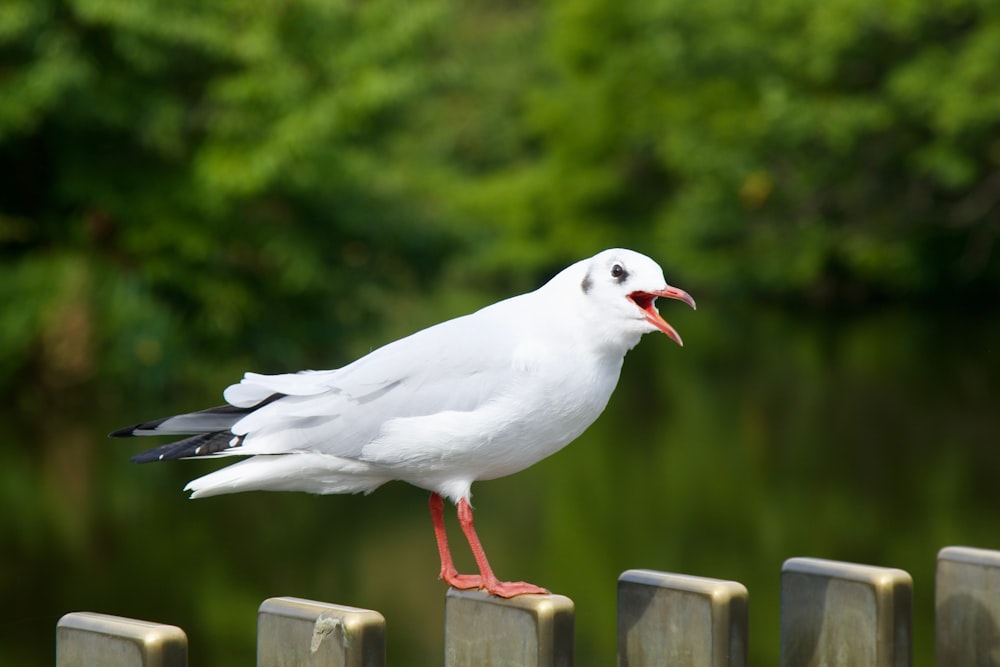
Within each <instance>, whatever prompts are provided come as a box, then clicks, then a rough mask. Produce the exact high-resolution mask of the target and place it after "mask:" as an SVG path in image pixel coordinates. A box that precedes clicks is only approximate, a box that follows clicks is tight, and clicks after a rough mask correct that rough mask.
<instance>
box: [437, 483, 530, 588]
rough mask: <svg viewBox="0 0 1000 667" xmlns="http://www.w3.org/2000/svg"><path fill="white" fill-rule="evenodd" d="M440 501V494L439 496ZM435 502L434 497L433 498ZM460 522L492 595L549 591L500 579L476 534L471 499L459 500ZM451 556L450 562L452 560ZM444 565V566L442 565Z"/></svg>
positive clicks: (439, 540)
mask: <svg viewBox="0 0 1000 667" xmlns="http://www.w3.org/2000/svg"><path fill="white" fill-rule="evenodd" d="M438 500H439V501H440V496H439V497H438ZM432 502H433V498H432ZM458 523H459V525H460V526H462V532H463V533H465V539H467V540H468V541H469V548H470V549H472V555H473V556H474V557H475V559H476V565H477V566H478V567H479V574H480V575H482V583H481V584H480V586H479V587H480V588H483V589H485V590H486V592H488V593H490V594H491V595H498V596H500V597H502V598H512V597H514V596H515V595H524V594H525V593H541V594H546V593H548V591H547V590H545V589H544V588H542V587H540V586H535V585H534V584H529V583H526V582H523V581H500V580H499V579H497V578H496V575H494V574H493V568H491V567H490V562H489V561H488V560H486V552H485V551H484V550H483V545H482V544H481V543H480V541H479V536H478V535H476V529H475V527H474V526H473V525H472V507H471V506H470V505H469V501H468V500H466V499H465V498H462V499H461V500H459V501H458ZM443 529H444V524H443V522H442V533H443ZM440 544H441V539H440V538H438V545H440ZM447 549H448V547H447V544H445V549H444V551H442V552H441V553H442V563H443V560H444V556H443V554H444V553H445V552H446V551H447ZM450 560H451V559H450V556H449V562H450ZM442 567H443V566H442Z"/></svg>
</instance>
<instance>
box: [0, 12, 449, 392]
mask: <svg viewBox="0 0 1000 667" xmlns="http://www.w3.org/2000/svg"><path fill="white" fill-rule="evenodd" d="M444 18H445V9H444V7H442V6H441V5H440V4H437V3H421V4H419V6H416V5H415V6H408V7H398V6H397V5H396V4H395V3H390V2H373V3H372V2H369V3H351V2H344V3H329V2H310V1H308V0H304V1H301V2H284V1H283V2H264V3H253V4H252V5H247V4H246V3H242V2H223V3H212V4H210V5H203V4H201V3H193V4H192V3H183V4H180V5H178V4H177V3H170V2H160V1H158V0H140V1H138V2H135V1H133V0H121V1H116V0H104V1H90V0H81V1H79V2H68V3H66V2H34V1H33V0H32V1H27V0H25V1H21V0H14V1H12V2H9V3H5V4H4V6H3V8H2V9H0V58H2V61H3V63H4V66H3V72H2V74H0V159H2V160H3V162H4V164H6V165H7V168H6V169H5V172H6V173H7V177H6V178H4V179H3V180H2V181H0V244H2V245H0V253H2V256H3V258H4V262H3V265H2V268H0V272H2V274H3V275H2V277H0V285H2V287H0V289H2V290H3V292H4V294H3V302H4V303H5V308H4V316H3V317H2V318H0V373H3V375H2V376H0V382H2V381H3V380H4V379H9V378H10V377H11V373H14V372H16V371H18V369H20V370H22V371H23V370H25V369H26V368H29V367H34V366H41V367H42V371H41V372H42V375H43V376H45V375H46V373H45V371H44V369H45V368H47V367H50V366H53V365H55V366H58V367H57V368H53V369H52V370H53V373H51V374H50V375H52V376H53V377H61V378H63V380H62V381H69V380H70V379H72V378H75V379H76V380H84V379H86V378H87V377H89V376H90V375H91V374H92V373H93V372H96V371H101V372H102V373H103V376H104V378H105V379H108V378H115V377H119V378H120V377H121V376H122V375H123V374H126V373H129V372H130V369H132V370H134V369H136V368H147V369H151V368H155V367H162V366H163V365H164V364H166V363H167V361H168V360H169V363H170V365H171V368H170V373H171V375H173V376H175V377H182V376H183V375H184V369H185V368H189V369H202V370H201V371H197V372H199V373H200V372H204V369H205V367H206V366H208V367H211V366H212V365H213V361H214V362H216V363H218V362H219V360H220V354H221V355H222V357H223V358H225V357H227V356H228V357H231V356H232V355H234V354H235V355H237V356H244V355H252V357H253V358H254V361H255V365H256V366H257V367H261V368H294V367H296V366H299V365H303V364H305V363H307V360H309V359H311V358H315V356H317V353H318V352H319V351H323V352H326V353H327V354H329V350H330V349H331V348H333V347H335V346H336V344H337V343H338V342H340V343H342V342H343V341H344V340H345V332H350V331H351V330H352V328H354V329H357V328H360V327H364V326H365V325H366V324H368V323H370V322H371V321H373V320H374V319H376V318H377V317H378V316H381V314H383V313H384V312H385V311H386V310H387V309H386V308H385V304H386V303H388V302H389V300H390V298H391V299H397V298H400V296H398V294H399V293H400V292H402V293H403V294H404V295H405V294H406V293H407V292H409V291H412V290H413V289H414V287H419V286H421V285H426V284H427V283H428V281H430V280H431V278H432V277H433V276H434V274H435V270H436V267H437V266H438V265H439V264H440V262H441V261H442V259H443V258H445V257H446V256H447V251H448V250H449V249H450V248H452V247H453V246H454V245H455V244H456V243H458V242H459V236H460V234H459V233H458V232H457V230H456V229H449V228H447V227H446V226H445V225H444V224H443V223H442V224H439V223H438V221H437V218H435V217H434V216H431V215H429V214H428V211H429V205H427V204H426V203H423V202H421V201H420V200H419V199H418V198H416V197H414V196H412V193H411V192H410V191H409V190H408V189H407V184H406V181H405V171H404V169H405V168H412V166H413V165H412V164H406V165H397V164H396V163H395V162H394V161H393V160H392V155H391V153H392V145H393V141H394V137H395V135H396V133H398V132H402V131H404V128H407V125H406V122H405V121H406V116H407V109H408V108H409V107H410V106H412V105H413V104H414V103H415V100H418V99H419V98H420V97H421V95H425V94H426V91H427V90H428V89H429V88H430V87H432V86H433V85H434V78H435V74H434V71H433V68H431V67H429V66H428V63H427V59H428V57H429V56H430V55H433V53H434V39H435V35H436V34H437V33H438V32H440V25H441V23H442V21H443V20H444ZM409 130H412V128H409ZM409 130H407V131H409ZM394 294H395V295H397V296H392V295H394ZM64 340H71V341H72V343H70V344H69V346H70V347H75V348H76V349H75V352H74V354H76V355H78V356H83V357H87V360H86V361H82V360H77V359H74V360H72V363H73V364H75V365H73V372H74V373H75V375H73V373H69V371H70V369H69V368H68V366H67V364H69V363H70V362H69V361H67V359H65V358H64V356H65V355H64V356H60V355H59V354H57V353H56V352H55V351H56V350H57V349H62V348H59V347H58V345H55V344H49V342H52V341H64ZM289 341H294V343H293V344H289ZM251 350H252V352H251ZM177 364H180V366H179V367H178V366H177ZM153 380H154V384H155V383H156V382H158V381H160V380H162V378H156V377H155V375H154V377H153ZM129 384H130V385H132V384H136V385H138V384H141V382H140V380H137V379H135V378H133V379H132V380H130V382H129Z"/></svg>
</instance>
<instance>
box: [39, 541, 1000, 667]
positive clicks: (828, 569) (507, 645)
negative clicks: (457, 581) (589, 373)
mask: <svg viewBox="0 0 1000 667" xmlns="http://www.w3.org/2000/svg"><path fill="white" fill-rule="evenodd" d="M912 599H913V582H912V580H911V578H910V575H909V574H907V573H906V572H904V571H903V570H898V569H894V568H885V567H875V566H870V565H857V564H853V563H842V562H837V561H829V560H820V559H815V558H791V559H789V560H787V561H785V563H784V565H783V566H782V572H781V646H782V648H781V664H782V665H783V667H803V666H817V667H818V666H820V665H823V666H831V667H832V666H843V667H869V666H870V667H901V666H906V665H910V664H912V645H911V634H912V615H913V612H912ZM747 608H748V594H747V589H746V588H745V587H744V586H743V585H742V584H740V583H737V582H734V581H722V580H717V579H706V578H704V577H693V576H688V575H681V574H669V573H664V572H654V571H652V570H628V571H627V572H625V573H623V574H622V575H621V577H620V578H619V579H618V665H619V667H646V666H649V665H685V666H698V667H701V666H706V667H744V666H745V665H746V663H747ZM998 623H1000V551H986V550H982V549H971V548H967V547H946V548H944V549H942V550H941V551H940V552H938V557H937V576H936V586H935V647H936V648H935V651H936V656H935V658H936V664H937V665H939V666H941V667H945V666H952V665H995V664H998V663H1000V643H998V641H997V638H998V636H1000V625H998ZM444 641H445V664H446V665H447V666H448V667H490V666H491V665H523V666H525V667H542V666H550V665H551V666H568V665H571V664H572V663H573V602H572V600H570V599H569V598H566V597H563V596H561V595H527V596H521V597H517V598H514V599H511V600H502V599H499V598H494V597H491V596H489V595H486V594H484V593H480V592H470V591H456V590H449V591H448V595H447V599H446V604H445V637H444ZM56 664H57V667H83V666H88V667H89V666H91V665H101V666H104V667H182V666H184V665H187V637H186V635H185V634H184V632H183V630H181V629H180V628H177V627H175V626H172V625H160V624H157V623H149V622H146V621H137V620H133V619H127V618H120V617H116V616H107V615H104V614H95V613H91V612H75V613H71V614H67V615H65V616H63V617H62V619H60V620H59V623H58V626H57V629H56ZM257 665H258V667H284V666H286V665H303V666H306V665H308V666H310V667H385V619H384V618H383V617H382V615H381V614H379V613H378V612H375V611H370V610H367V609H357V608H354V607H345V606H342V605H335V604H327V603H323V602H313V601H311V600H302V599H299V598H289V597H284V598H271V599H269V600H265V601H264V603H263V604H262V605H261V606H260V609H259V611H258V616H257Z"/></svg>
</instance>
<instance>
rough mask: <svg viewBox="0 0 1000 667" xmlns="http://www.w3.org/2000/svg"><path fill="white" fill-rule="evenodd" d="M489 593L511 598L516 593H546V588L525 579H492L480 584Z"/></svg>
mask: <svg viewBox="0 0 1000 667" xmlns="http://www.w3.org/2000/svg"><path fill="white" fill-rule="evenodd" d="M481 588H483V589H484V590H485V591H486V592H487V593H489V594H490V595H496V596H497V597H501V598H512V597H514V596H517V595H548V594H549V592H548V590H546V589H544V588H542V587H541V586H535V585H534V584H529V583H528V582H526V581H493V582H492V583H487V584H486V585H485V586H482V587H481Z"/></svg>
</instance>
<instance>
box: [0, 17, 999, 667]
mask: <svg viewBox="0 0 1000 667" xmlns="http://www.w3.org/2000/svg"><path fill="white" fill-rule="evenodd" d="M998 65H1000V3H997V2H995V1H994V0H947V1H945V2H942V1H940V0H892V1H890V2H881V3H873V2H867V1H859V0H826V1H825V2H822V3H818V2H813V1H812V0H769V1H768V2H766V3H748V2H745V1H743V0H700V1H699V2H686V1H681V0H641V1H640V0H615V1H614V2H609V1H606V0H562V1H560V2H549V3H534V2H518V1H511V2H457V1H446V0H431V1H421V2H410V3H400V2H391V1H389V0H367V1H365V2H344V1H337V0H280V1H277V0H258V1H256V2H244V1H242V0H239V1H237V0H220V1H218V2H212V3H205V2H191V1H180V2H178V1H176V0H172V1H170V2H167V1H165V0H66V1H56V0H5V1H4V2H3V3H2V4H0V167H2V177H0V427H2V430H0V432H2V437H3V442H2V445H0V507H2V509H0V600H2V608H0V663H3V664H9V665H39V666H41V665H49V664H52V661H53V656H54V641H53V638H54V627H55V623H56V621H57V620H58V618H59V617H60V616H61V615H62V614H64V613H66V612H69V611H76V610H91V611H101V612H105V613H112V614H121V615H126V616H136V617H141V618H146V619H149V620H155V621H160V622H166V623H174V624H177V625H181V626H182V627H184V628H185V629H186V630H187V632H188V634H189V637H190V642H191V663H192V664H193V665H222V666H226V665H248V664H253V659H254V630H255V614H256V609H257V606H258V605H259V603H260V602H261V601H262V600H263V599H264V598H266V597H270V596H275V595H296V596H300V597H306V598H313V599H318V600H326V601H331V602H339V603H343V604H350V605H355V606H361V607H369V608H374V609H378V610H380V611H382V612H383V613H384V614H385V615H386V617H387V619H388V623H389V626H388V628H389V635H388V638H389V660H390V662H391V664H395V665H403V664H407V665H409V664H428V665H432V664H441V662H442V643H441V638H442V617H443V608H444V586H443V585H442V584H441V583H440V582H439V581H437V580H436V574H437V560H436V559H437V556H436V552H435V548H434V543H433V538H432V533H431V528H430V521H429V519H428V518H427V512H426V494H425V493H424V492H422V491H420V490H418V489H414V488H410V487H406V486H404V485H401V484H392V485H388V486H386V487H384V488H383V489H380V490H379V491H378V492H377V493H375V494H374V495H372V496H369V497H338V496H331V497H312V496H306V495H296V494H266V493H250V494H242V495H237V496H229V497H220V498H211V499H207V500H203V501H197V502H190V501H188V500H187V499H186V498H185V494H183V493H181V487H182V486H183V484H184V483H185V482H186V481H187V480H188V479H191V478H194V477H196V476H199V475H201V474H203V473H205V472H207V471H208V470H210V469H211V468H212V467H213V465H214V464H213V463H211V462H177V463H174V464H171V465H148V466H136V465H134V464H130V463H129V462H128V457H129V456H130V455H131V454H134V453H136V452H137V451H139V450H140V449H142V448H143V447H144V446H151V445H153V444H155V441H152V440H144V441H138V442H137V441H109V440H106V439H105V434H106V433H107V432H108V431H110V430H112V429H114V428H117V427H120V426H122V425H125V424H129V423H133V422H135V421H138V420H142V419H149V418H154V417H159V416H163V415H166V414H171V413H175V412H179V411H185V410H191V409H198V408H201V407H205V406H208V405H214V404H217V403H218V402H219V401H220V398H221V390H222V388H223V387H225V386H226V385H227V384H229V383H231V382H234V381H236V380H238V379H239V377H240V375H241V374H242V372H243V371H245V370H256V371H260V372H284V371H292V370H297V369H300V368H331V367H336V366H339V365H341V364H343V363H346V362H348V361H350V360H351V359H353V358H355V357H356V356H358V355H360V354H363V353H364V352H366V351H368V350H369V349H371V348H373V347H375V346H377V345H380V344H382V343H384V342H387V341H389V340H392V339H394V338H397V337H399V336H402V335H404V334H406V333H409V332H412V331H414V330H416V329H418V328H421V327H423V326H426V325H429V324H431V323H434V322H436V321H439V320H441V319H444V318H447V317H452V316H456V315H460V314H464V313H466V312H469V311H471V310H474V309H476V308H478V307H480V306H482V305H485V304H487V303H490V302H492V301H495V300H498V299H500V298H502V297H506V296H509V295H512V294H515V293H518V292H521V291H526V290H529V289H533V288H534V287H535V286H537V285H538V284H540V283H541V282H542V281H544V280H545V279H547V278H548V277H549V276H551V275H552V274H553V273H554V272H555V271H556V270H558V269H559V268H561V267H562V266H564V265H566V264H569V263H570V262H572V261H575V260H577V259H580V258H582V257H586V256H589V255H591V254H593V253H594V252H596V251H598V250H600V249H602V248H605V247H610V246H626V247H632V248H634V249H636V250H639V251H641V252H644V253H646V254H648V255H650V256H652V257H654V258H655V259H657V260H658V261H659V262H660V263H661V264H662V265H663V266H664V268H665V272H666V275H667V278H668V280H669V281H670V282H671V283H673V284H675V285H678V286H680V287H683V288H685V289H687V290H688V291H690V292H691V293H692V294H693V295H694V296H695V298H697V300H698V303H699V310H698V311H697V312H691V311H688V310H687V309H686V308H684V307H683V306H682V305H680V304H677V303H674V302H669V303H661V305H660V308H661V311H662V312H663V313H664V314H665V316H666V317H667V319H668V320H670V321H671V322H672V323H673V324H674V325H675V326H676V327H677V328H678V329H679V330H680V332H681V333H682V335H683V336H684V339H685V342H686V347H684V348H683V349H682V348H678V347H676V346H674V345H673V344H671V343H669V341H667V340H666V339H665V338H664V337H662V336H648V337H646V340H644V341H643V342H642V344H640V345H639V346H638V348H637V349H636V350H634V351H633V352H632V353H631V354H630V355H629V358H628V359H627V360H626V364H625V370H624V373H623V376H622V380H621V383H620V385H619V389H618V391H617V392H616V394H615V396H614V397H613V398H612V401H611V405H610V406H609V408H608V410H607V412H606V414H605V415H604V416H603V417H602V418H601V419H600V420H599V421H598V423H597V424H596V425H595V426H594V427H593V428H591V429H590V431H588V432H587V433H586V434H585V435H584V436H583V437H581V438H580V439H579V440H578V441H577V442H576V443H574V444H573V445H572V446H570V447H569V448H567V449H566V450H564V451H563V452H561V453H559V454H558V455H556V456H554V457H552V458H551V459H549V460H546V461H544V462H542V463H541V464H539V465H537V466H536V467H534V468H532V469H529V470H528V471H525V472H523V473H521V474H519V475H516V476H514V477H510V478H506V479H503V480H497V481H493V482H487V483H481V484H479V485H477V486H476V487H475V489H474V491H475V493H476V496H475V504H476V507H477V510H478V521H477V524H478V526H479V528H480V534H481V536H482V538H483V540H484V543H485V545H486V547H487V550H488V551H489V553H490V554H491V557H492V559H493V561H494V565H495V567H496V569H497V571H498V573H499V574H500V575H501V576H502V577H505V578H512V579H527V580H529V581H534V582H537V583H540V584H543V585H546V586H548V587H550V588H551V589H552V590H554V591H556V592H559V593H563V594H565V595H568V596H570V597H571V598H573V599H574V600H575V601H576V603H577V651H578V663H579V664H581V665H585V666H586V665H608V664H612V663H613V660H614V650H615V621H614V619H615V609H614V607H615V581H616V577H617V575H618V574H619V573H620V572H621V571H622V570H624V569H627V568H633V567H643V568H655V569H662V570H668V571H675V572H686V573H690V574H697V575H702V576H710V577H719V578H725V579H736V580H739V581H742V582H743V583H744V584H746V585H747V586H748V588H749V590H750V595H751V612H750V613H751V644H750V650H751V658H752V662H753V664H756V665H765V664H775V662H776V661H777V656H778V651H779V648H778V627H779V623H778V618H779V617H778V599H779V594H778V585H779V572H780V567H781V563H782V561H783V560H784V559H785V558H788V557H791V556H816V557H824V558H834V559H842V560H853V561H859V562H866V563H872V564H878V565H890V566H895V567H902V568H904V569H907V570H908V571H910V572H911V574H913V576H914V579H915V586H916V598H915V624H916V631H915V633H914V635H915V636H914V639H915V642H916V664H917V665H918V666H919V665H930V664H931V662H932V653H933V636H932V629H931V617H932V614H933V604H932V602H933V571H934V558H935V553H936V551H937V549H938V548H940V547H942V546H946V545H949V544H964V545H970V546H977V547H984V548H1000V520H998V518H997V507H998V504H1000V484H998V482H997V479H998V474H1000V452H998V433H1000V415H998V413H1000V410H998V408H1000V349H998V341H1000V314H998V308H997V306H998V304H1000V298H998V297H1000V245H998V244H1000V66H998ZM429 361H432V360H429ZM455 528H456V527H455V525H454V523H452V529H453V530H455ZM454 538H455V539H456V540H457V539H458V535H457V530H455V535H454ZM459 543H460V542H459ZM460 553H461V556H462V557H460V559H459V561H460V565H464V566H465V567H467V568H468V567H471V565H472V564H471V559H470V558H468V557H466V554H465V552H464V550H461V551H460ZM998 632H1000V630H998Z"/></svg>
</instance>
